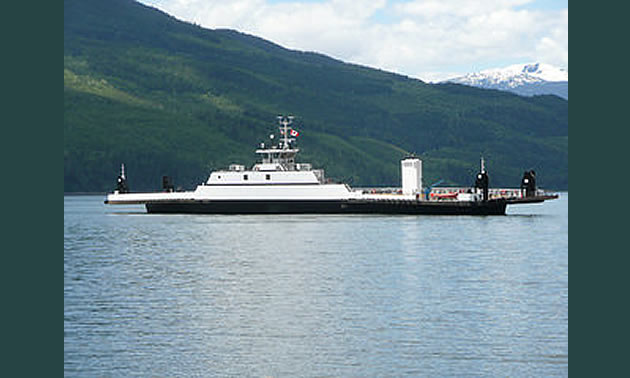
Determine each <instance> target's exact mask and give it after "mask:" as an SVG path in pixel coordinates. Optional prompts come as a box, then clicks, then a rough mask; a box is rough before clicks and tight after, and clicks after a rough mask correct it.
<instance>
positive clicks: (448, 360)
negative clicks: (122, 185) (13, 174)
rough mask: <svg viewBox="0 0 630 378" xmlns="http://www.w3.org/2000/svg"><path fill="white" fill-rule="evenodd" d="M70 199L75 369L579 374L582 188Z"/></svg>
mask: <svg viewBox="0 0 630 378" xmlns="http://www.w3.org/2000/svg"><path fill="white" fill-rule="evenodd" d="M103 199H104V198H103V197H100V196H94V197H92V196H90V197H85V196H76V197H73V196H66V197H64V370H65V375H66V376H130V375H141V376H260V377H263V376H274V377H287V376H291V377H293V376H344V377H348V376H350V377H352V376H361V377H363V376H405V375H407V376H479V375H481V376H566V375H568V297H569V287H568V202H569V196H568V193H564V194H562V196H561V198H560V199H559V200H556V201H550V202H547V203H544V204H537V205H522V206H512V207H508V215H507V216H499V217H464V216H463V217H440V216H400V215H399V216H380V215H374V216H362V215H275V216H266V215H153V214H145V213H144V208H143V207H142V206H124V207H120V206H119V207H116V206H105V205H103Z"/></svg>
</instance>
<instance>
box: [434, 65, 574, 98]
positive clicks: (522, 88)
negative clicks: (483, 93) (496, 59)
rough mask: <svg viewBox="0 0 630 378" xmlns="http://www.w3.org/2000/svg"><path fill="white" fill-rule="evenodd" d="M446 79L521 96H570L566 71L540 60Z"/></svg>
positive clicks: (451, 81) (567, 72)
mask: <svg viewBox="0 0 630 378" xmlns="http://www.w3.org/2000/svg"><path fill="white" fill-rule="evenodd" d="M446 82H450V83H458V84H465V85H471V86H473V87H479V88H489V89H499V90H504V91H510V92H513V93H516V94H519V95H521V96H534V95H545V94H552V95H556V96H559V97H562V98H564V99H567V100H568V99H569V71H568V70H565V69H563V68H557V67H554V66H552V65H550V64H543V63H528V64H515V65H511V66H508V67H505V68H499V69H490V70H484V71H480V72H476V73H470V74H467V75H464V76H460V77H456V78H453V79H449V80H446Z"/></svg>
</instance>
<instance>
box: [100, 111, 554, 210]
mask: <svg viewBox="0 0 630 378" xmlns="http://www.w3.org/2000/svg"><path fill="white" fill-rule="evenodd" d="M293 119H294V117H292V116H279V117H278V122H279V132H280V137H279V138H277V142H275V139H276V138H274V135H273V134H272V135H270V140H271V142H270V143H269V145H267V144H265V143H261V144H260V146H259V148H258V149H257V150H256V154H258V155H259V157H260V159H259V162H258V163H256V164H254V166H253V167H252V168H251V169H246V167H245V166H243V165H240V164H232V165H230V166H229V167H228V169H226V170H219V171H214V172H212V173H211V174H210V177H209V178H208V180H207V181H206V182H204V183H202V184H201V185H199V186H197V188H196V189H195V190H193V191H175V190H174V186H173V184H172V182H171V180H170V178H169V177H167V176H164V177H163V178H162V182H163V191H161V192H149V193H131V192H130V191H129V188H128V185H127V179H126V176H125V171H124V165H122V167H121V174H120V175H119V176H118V181H117V187H116V190H115V191H114V192H113V193H110V194H108V195H107V198H106V199H105V203H106V204H109V205H131V204H144V205H145V207H146V210H147V212H148V213H189V214H194V213H197V214H305V213H325V214H426V215H504V214H505V211H506V207H507V205H509V204H519V203H533V202H543V201H545V200H548V199H554V198H558V196H557V195H556V194H550V193H546V192H542V191H540V190H538V189H537V188H536V187H535V176H532V173H533V171H530V172H526V175H525V176H526V177H525V176H524V178H523V182H522V185H521V189H520V190H516V191H514V190H507V191H506V190H504V191H503V192H502V193H503V194H501V195H491V193H492V192H491V190H490V189H489V187H488V183H489V182H488V174H487V172H486V171H485V167H484V163H483V159H482V163H481V170H480V172H479V173H478V174H477V177H476V180H475V186H474V187H473V188H466V189H461V188H458V189H453V190H442V193H439V194H436V195H434V196H429V195H428V193H425V194H424V195H423V188H422V160H420V159H419V158H418V157H417V156H413V155H411V156H407V157H405V158H403V159H402V160H401V162H400V166H401V176H402V180H401V181H402V183H401V184H402V188H395V189H393V190H387V191H385V190H377V189H353V188H351V187H350V186H348V185H347V184H345V183H336V182H332V181H331V180H328V179H326V177H325V174H324V170H322V169H313V167H312V165H311V164H309V163H298V162H297V161H296V156H297V154H298V152H299V151H300V150H299V148H297V146H296V137H297V136H298V135H299V131H298V130H296V129H294V128H293ZM525 180H527V182H526V183H525V182H524V181H525ZM505 193H509V194H508V195H505Z"/></svg>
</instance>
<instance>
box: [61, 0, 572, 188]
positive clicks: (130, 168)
mask: <svg viewBox="0 0 630 378" xmlns="http://www.w3.org/2000/svg"><path fill="white" fill-rule="evenodd" d="M278 114H293V115H295V116H296V117H297V118H296V122H295V124H296V129H297V130H299V132H300V136H299V140H298V143H299V147H300V149H301V150H302V152H301V153H300V156H298V159H299V161H301V162H311V163H313V165H314V166H318V167H322V168H324V169H326V173H327V175H328V176H329V177H333V178H335V179H338V180H343V181H346V182H351V183H352V185H354V186H372V185H386V186H397V185H400V167H399V159H400V158H402V157H403V156H405V155H406V154H408V153H410V152H415V153H416V154H418V155H419V156H420V157H421V158H422V159H423V167H424V178H425V182H426V183H429V184H430V183H432V182H434V181H437V180H438V179H445V180H446V181H445V184H448V185H471V184H472V183H473V181H474V180H473V179H474V174H475V172H476V171H477V169H478V162H479V158H480V156H481V155H483V156H484V158H485V160H486V167H488V169H489V172H490V180H491V185H492V186H512V187H515V186H518V185H519V183H520V179H521V176H522V173H523V171H524V170H527V169H535V170H536V172H537V173H538V181H539V184H540V185H541V186H542V187H546V188H555V189H566V188H568V128H569V127H568V102H567V101H566V100H563V99H560V98H558V97H555V96H535V97H521V96H516V95H513V94H510V93H505V92H499V91H489V90H484V89H478V88H472V87H467V86H462V85H457V84H437V85H430V84H426V83H424V82H422V81H419V80H416V79H411V78H408V77H405V76H401V75H396V74H393V73H389V72H384V71H381V70H376V69H371V68H367V67H362V66H358V65H354V64H347V63H344V62H341V61H338V60H335V59H332V58H329V57H327V56H324V55H321V54H317V53H312V52H301V51H293V50H288V49H285V48H283V47H281V46H278V45H276V44H274V43H271V42H269V41H266V40H263V39H261V38H257V37H255V36H251V35H247V34H243V33H239V32H237V31H233V30H210V29H204V28H201V27H199V26H197V25H193V24H190V23H186V22H182V21H179V20H177V19H175V18H174V17H171V16H169V15H167V14H165V13H163V12H161V11H158V10H156V9H154V8H151V7H148V6H145V5H142V4H139V3H137V2H135V1H131V0H108V1H100V0H65V1H64V125H63V128H64V190H65V191H66V192H76V191H101V192H104V191H110V190H112V189H113V187H114V184H115V180H116V176H117V174H118V172H119V169H120V164H121V163H124V164H125V168H126V173H127V178H128V181H129V185H130V187H131V189H132V190H156V189H160V187H161V176H162V175H170V176H171V177H173V179H174V181H175V185H176V186H182V187H183V188H194V186H195V185H197V184H199V183H200V182H202V181H204V180H205V179H206V178H207V176H208V174H209V173H210V171H211V170H214V169H219V168H224V167H227V165H229V164H230V163H241V164H243V163H244V164H253V163H254V161H255V159H256V157H255V154H254V152H253V151H254V149H255V147H256V146H257V145H258V144H259V143H260V142H261V141H263V140H264V138H265V136H267V135H269V134H270V133H273V132H276V131H277V129H276V128H275V119H276V116H277V115H278Z"/></svg>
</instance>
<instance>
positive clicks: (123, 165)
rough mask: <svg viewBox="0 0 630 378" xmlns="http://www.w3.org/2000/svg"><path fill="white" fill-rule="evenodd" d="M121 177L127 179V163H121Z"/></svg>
mask: <svg viewBox="0 0 630 378" xmlns="http://www.w3.org/2000/svg"><path fill="white" fill-rule="evenodd" d="M120 177H121V178H122V179H123V180H124V179H125V163H123V164H121V165H120Z"/></svg>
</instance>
